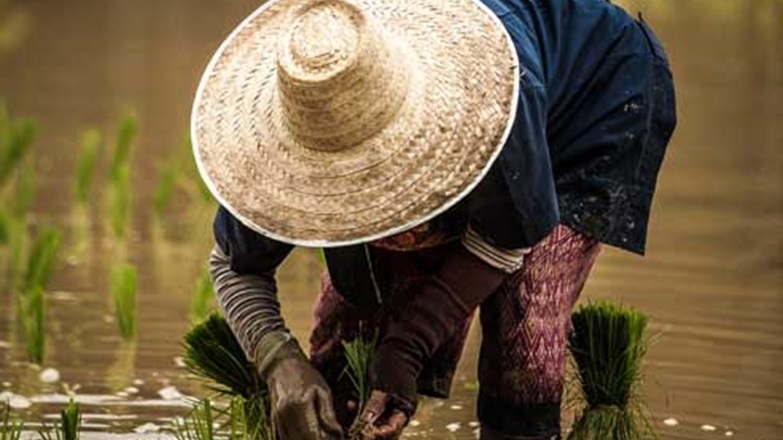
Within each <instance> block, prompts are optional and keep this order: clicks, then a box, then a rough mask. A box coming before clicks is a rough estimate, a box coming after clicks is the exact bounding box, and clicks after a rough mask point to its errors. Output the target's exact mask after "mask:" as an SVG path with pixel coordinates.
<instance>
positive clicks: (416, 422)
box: [408, 419, 421, 428]
mask: <svg viewBox="0 0 783 440" xmlns="http://www.w3.org/2000/svg"><path fill="white" fill-rule="evenodd" d="M408 425H410V426H412V427H414V428H415V427H417V426H419V425H421V422H420V421H418V420H415V419H414V420H411V422H410V423H408Z"/></svg>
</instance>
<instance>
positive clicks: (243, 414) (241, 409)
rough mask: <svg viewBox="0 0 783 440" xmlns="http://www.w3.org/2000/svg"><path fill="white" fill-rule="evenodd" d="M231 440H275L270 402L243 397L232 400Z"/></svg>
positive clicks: (263, 399) (230, 418)
mask: <svg viewBox="0 0 783 440" xmlns="http://www.w3.org/2000/svg"><path fill="white" fill-rule="evenodd" d="M230 410H231V411H230V413H229V415H230V417H229V420H230V422H231V438H232V439H237V440H275V430H274V424H273V423H272V419H271V414H272V409H271V407H270V404H269V400H268V399H265V398H262V399H258V398H256V399H250V400H247V399H245V398H243V397H241V396H237V397H234V398H233V399H231V407H230Z"/></svg>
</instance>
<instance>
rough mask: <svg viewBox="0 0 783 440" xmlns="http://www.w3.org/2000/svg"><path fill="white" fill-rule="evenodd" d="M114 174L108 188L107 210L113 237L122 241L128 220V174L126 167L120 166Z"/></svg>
mask: <svg viewBox="0 0 783 440" xmlns="http://www.w3.org/2000/svg"><path fill="white" fill-rule="evenodd" d="M116 173H117V176H116V177H115V178H114V180H113V181H112V183H111V187H110V193H109V210H110V217H111V225H112V231H113V232H114V237H115V238H117V239H119V240H122V239H124V238H125V235H126V233H127V231H128V222H129V219H130V209H131V208H130V205H131V194H130V175H129V174H130V172H129V169H128V167H127V166H122V167H120V168H119V170H118V171H116Z"/></svg>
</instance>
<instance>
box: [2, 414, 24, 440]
mask: <svg viewBox="0 0 783 440" xmlns="http://www.w3.org/2000/svg"><path fill="white" fill-rule="evenodd" d="M23 430H24V422H22V421H21V420H16V419H12V418H11V407H10V406H8V405H3V417H2V420H0V440H20V439H21V438H22V431H23Z"/></svg>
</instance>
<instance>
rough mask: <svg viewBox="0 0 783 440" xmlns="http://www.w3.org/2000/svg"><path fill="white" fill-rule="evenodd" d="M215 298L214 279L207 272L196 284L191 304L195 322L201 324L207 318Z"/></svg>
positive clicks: (192, 316) (191, 313) (192, 317)
mask: <svg viewBox="0 0 783 440" xmlns="http://www.w3.org/2000/svg"><path fill="white" fill-rule="evenodd" d="M214 297H215V290H214V288H213V287H212V278H211V277H210V276H209V273H208V272H206V271H205V272H204V273H203V274H202V275H201V277H200V278H199V279H198V281H197V282H196V291H195V292H194V293H193V298H192V299H191V302H190V317H191V319H192V320H193V322H201V321H203V320H205V319H206V318H207V315H209V312H210V306H211V304H212V299H213V298H214Z"/></svg>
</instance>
